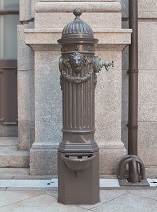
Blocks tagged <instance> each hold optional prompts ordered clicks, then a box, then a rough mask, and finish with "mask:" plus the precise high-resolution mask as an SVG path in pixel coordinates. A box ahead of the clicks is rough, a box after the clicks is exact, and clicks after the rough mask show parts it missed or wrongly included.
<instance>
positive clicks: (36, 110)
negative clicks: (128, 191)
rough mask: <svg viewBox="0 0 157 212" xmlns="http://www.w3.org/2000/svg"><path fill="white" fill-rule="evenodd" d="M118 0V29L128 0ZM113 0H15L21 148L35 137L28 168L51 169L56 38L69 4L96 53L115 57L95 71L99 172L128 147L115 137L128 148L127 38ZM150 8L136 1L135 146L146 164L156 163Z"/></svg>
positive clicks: (111, 169) (156, 86) (107, 170)
mask: <svg viewBox="0 0 157 212" xmlns="http://www.w3.org/2000/svg"><path fill="white" fill-rule="evenodd" d="M121 1H122V17H123V19H122V28H123V29H128V0H121ZM37 2H39V4H37ZM118 2H120V0H119V1H113V0H110V1H109V0H108V1H101V0H100V1H97V2H94V1H88V4H87V2H85V1H83V0H82V1H75V2H73V3H72V2H70V0H69V1H66V2H64V1H58V2H55V1H53V0H51V1H50V0H42V1H39V0H32V1H31V0H23V1H20V21H21V23H22V25H20V26H19V27H18V33H19V34H18V40H19V44H18V52H19V54H18V63H19V70H18V81H19V89H18V90H19V91H18V97H19V132H18V133H19V147H20V148H21V149H29V148H31V144H32V143H34V144H33V146H32V148H31V159H30V161H31V163H30V166H31V174H39V175H43V174H52V173H53V174H56V173H57V165H56V164H57V159H56V153H57V146H58V143H59V142H60V140H61V136H62V134H61V128H62V118H61V91H60V85H59V70H58V58H59V56H60V48H59V46H58V44H57V39H59V38H60V36H61V31H62V29H63V27H64V26H65V25H66V24H67V23H69V22H70V21H72V20H73V15H72V10H73V7H74V5H75V7H77V6H81V7H82V8H83V9H84V11H83V12H84V13H83V15H82V17H81V18H82V19H83V20H84V21H86V22H87V23H89V25H91V27H92V28H93V31H94V33H95V37H96V38H98V39H99V45H98V48H97V52H96V54H98V55H100V56H101V57H102V58H104V59H106V60H109V61H110V60H114V64H115V66H114V68H111V69H110V71H109V72H105V71H104V70H102V72H101V73H99V74H98V84H97V88H96V134H95V138H96V141H97V142H98V144H99V147H100V173H101V174H113V173H116V169H117V164H118V162H119V160H120V158H121V157H123V155H125V154H126V151H125V148H124V147H123V144H122V142H121V139H122V141H123V143H124V144H125V146H126V147H127V127H126V124H127V121H128V74H127V70H128V47H126V48H125V49H124V50H123V60H122V54H121V51H122V49H123V48H124V46H126V45H127V44H129V38H130V37H129V36H130V35H129V34H130V32H129V31H125V30H124V31H123V30H122V28H121V8H120V4H118ZM60 3H61V4H60ZM99 5H101V6H100V7H99ZM102 5H106V6H104V7H103V6H102ZM156 10H157V2H156V1H155V0H149V1H147V0H139V129H138V152H139V156H140V158H141V159H142V160H143V162H144V163H145V165H146V166H156V165H157V159H156V145H157V144H156V137H157V136H156V135H157V97H156V96H157V95H155V94H156V92H157V83H156V78H157V77H156V75H157V74H156V69H157V62H156V58H157V55H156V54H157V50H156V49H157V46H156V45H157V42H156V37H157V29H156V28H157V27H156V25H157V22H156V21H157V17H156V16H157V11H156ZM95 17H97V18H96V19H95ZM98 17H99V19H98ZM32 18H35V19H34V20H35V24H34V22H32V21H33V20H32ZM54 20H55V21H54ZM26 44H27V45H29V47H28V46H27V45H26ZM122 69H123V70H122ZM34 71H35V72H34ZM48 79H49V81H48ZM121 106H122V107H121ZM121 136H122V138H121Z"/></svg>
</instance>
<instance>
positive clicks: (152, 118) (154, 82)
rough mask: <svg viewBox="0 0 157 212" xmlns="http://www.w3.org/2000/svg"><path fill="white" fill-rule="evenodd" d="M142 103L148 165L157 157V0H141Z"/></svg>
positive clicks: (141, 139) (141, 135) (141, 133)
mask: <svg viewBox="0 0 157 212" xmlns="http://www.w3.org/2000/svg"><path fill="white" fill-rule="evenodd" d="M138 2H139V23H138V24H139V56H138V59H139V105H138V111H139V115H138V120H139V122H138V153H139V157H140V158H141V159H142V161H143V162H144V164H145V166H147V167H149V166H156V165H157V157H156V149H157V142H156V138H157V72H156V71H157V60H156V58H157V40H156V37H157V1H156V0H149V1H147V0H139V1H138ZM122 5H123V28H127V27H128V0H122ZM127 70H128V54H127V49H126V50H125V51H124V52H123V98H122V140H123V142H124V143H125V145H126V146H127V128H126V124H127V119H128V113H127V111H128V104H127V98H128V95H127V94H128V91H127V84H128V83H127V82H128V75H127Z"/></svg>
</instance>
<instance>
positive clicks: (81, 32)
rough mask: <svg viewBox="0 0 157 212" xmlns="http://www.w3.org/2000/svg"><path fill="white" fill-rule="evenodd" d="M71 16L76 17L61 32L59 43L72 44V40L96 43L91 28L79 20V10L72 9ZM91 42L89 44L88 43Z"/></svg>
mask: <svg viewBox="0 0 157 212" xmlns="http://www.w3.org/2000/svg"><path fill="white" fill-rule="evenodd" d="M73 14H74V15H75V16H76V18H75V19H74V21H72V22H71V23H69V24H68V25H66V26H65V27H64V29H63V31H62V38H61V39H60V40H58V42H59V43H65V42H66V43H74V39H75V40H77V41H79V40H80V41H85V40H86V41H87V40H88V42H89V43H97V41H98V40H97V39H94V36H93V31H92V29H91V27H90V26H89V25H88V24H87V23H85V22H84V21H82V20H81V19H80V16H81V14H82V12H81V10H80V9H79V8H76V9H74V11H73ZM90 40H91V42H90Z"/></svg>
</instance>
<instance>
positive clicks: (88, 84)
mask: <svg viewBox="0 0 157 212" xmlns="http://www.w3.org/2000/svg"><path fill="white" fill-rule="evenodd" d="M90 81H91V80H88V83H87V86H88V87H87V89H88V92H87V93H88V96H87V99H88V104H87V105H88V106H87V107H88V110H87V111H88V113H87V114H88V128H90V92H91V91H90Z"/></svg>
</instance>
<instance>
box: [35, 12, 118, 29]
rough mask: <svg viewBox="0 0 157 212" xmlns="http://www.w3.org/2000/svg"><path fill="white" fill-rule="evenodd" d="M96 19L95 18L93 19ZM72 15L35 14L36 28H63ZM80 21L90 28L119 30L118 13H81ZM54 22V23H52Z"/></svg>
mask: <svg viewBox="0 0 157 212" xmlns="http://www.w3.org/2000/svg"><path fill="white" fill-rule="evenodd" d="M95 17H97V18H95ZM74 18H75V16H74V15H73V14H72V13H65V12H64V13H61V12H60V13H55V12H52V13H36V15H35V27H36V28H62V29H63V28H64V27H65V26H66V25H67V24H68V23H69V22H72V21H73V20H74ZM81 19H82V20H83V21H85V22H86V23H88V24H89V25H90V26H91V27H92V28H94V27H96V28H97V27H98V28H102V27H103V28H121V14H120V13H96V12H93V13H83V14H82V16H81ZM54 20H55V21H54Z"/></svg>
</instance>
